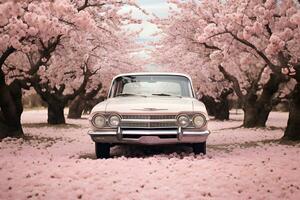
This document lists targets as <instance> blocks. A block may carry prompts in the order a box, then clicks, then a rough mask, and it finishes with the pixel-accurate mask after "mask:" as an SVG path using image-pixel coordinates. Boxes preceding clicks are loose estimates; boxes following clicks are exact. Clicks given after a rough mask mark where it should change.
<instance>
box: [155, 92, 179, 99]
mask: <svg viewBox="0 0 300 200" xmlns="http://www.w3.org/2000/svg"><path fill="white" fill-rule="evenodd" d="M152 95H153V96H161V97H179V98H181V97H182V96H175V95H171V94H167V93H156V94H152Z"/></svg>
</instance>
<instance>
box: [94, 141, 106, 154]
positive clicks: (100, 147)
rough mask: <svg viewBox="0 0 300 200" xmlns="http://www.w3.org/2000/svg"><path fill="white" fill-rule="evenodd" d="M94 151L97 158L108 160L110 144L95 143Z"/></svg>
mask: <svg viewBox="0 0 300 200" xmlns="http://www.w3.org/2000/svg"><path fill="white" fill-rule="evenodd" d="M95 151H96V157H97V158H109V155H110V144H107V143H97V142H96V143H95Z"/></svg>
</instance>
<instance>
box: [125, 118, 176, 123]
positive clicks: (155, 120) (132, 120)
mask: <svg viewBox="0 0 300 200" xmlns="http://www.w3.org/2000/svg"><path fill="white" fill-rule="evenodd" d="M121 122H137V123H138V122H146V123H147V122H161V123H164V122H177V120H176V119H122V120H121Z"/></svg>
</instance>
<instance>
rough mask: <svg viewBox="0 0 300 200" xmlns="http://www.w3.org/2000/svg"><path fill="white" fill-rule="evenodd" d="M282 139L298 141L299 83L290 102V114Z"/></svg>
mask: <svg viewBox="0 0 300 200" xmlns="http://www.w3.org/2000/svg"><path fill="white" fill-rule="evenodd" d="M284 139H288V140H300V83H297V85H296V86H295V89H294V90H293V94H292V97H291V100H290V112H289V119H288V124H287V128H286V130H285V133H284Z"/></svg>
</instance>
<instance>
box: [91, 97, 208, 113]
mask: <svg viewBox="0 0 300 200" xmlns="http://www.w3.org/2000/svg"><path fill="white" fill-rule="evenodd" d="M101 111H102V112H103V111H105V112H117V113H179V112H193V111H197V112H204V113H206V109H205V106H204V105H203V104H202V103H201V102H199V101H198V100H196V99H194V98H187V97H182V98H179V97H115V98H110V99H108V100H106V101H104V102H101V103H100V104H98V105H97V106H96V107H94V109H93V111H92V112H101Z"/></svg>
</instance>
